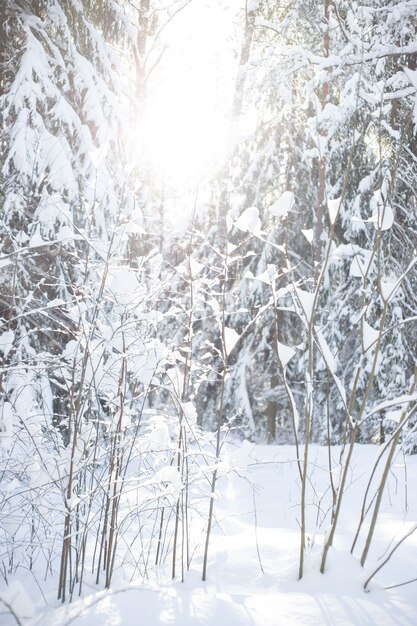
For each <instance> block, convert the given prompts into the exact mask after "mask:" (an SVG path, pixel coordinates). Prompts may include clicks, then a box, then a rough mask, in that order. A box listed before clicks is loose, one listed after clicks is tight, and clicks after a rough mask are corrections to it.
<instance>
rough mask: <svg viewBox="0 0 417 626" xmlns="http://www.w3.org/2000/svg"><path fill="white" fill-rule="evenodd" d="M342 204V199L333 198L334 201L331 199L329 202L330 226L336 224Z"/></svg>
mask: <svg viewBox="0 0 417 626" xmlns="http://www.w3.org/2000/svg"><path fill="white" fill-rule="evenodd" d="M341 202H342V198H333V199H330V198H329V199H328V200H327V208H328V210H329V218H330V224H332V225H333V224H335V223H336V220H337V216H338V214H339V209H340V203H341Z"/></svg>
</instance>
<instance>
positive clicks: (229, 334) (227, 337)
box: [224, 327, 240, 355]
mask: <svg viewBox="0 0 417 626" xmlns="http://www.w3.org/2000/svg"><path fill="white" fill-rule="evenodd" d="M239 339H240V335H239V333H237V332H236V331H235V329H234V328H228V327H226V328H225V329H224V342H225V346H224V348H225V351H226V354H227V355H229V354H230V353H231V351H232V350H233V348H234V347H235V345H236V344H237V342H238V341H239Z"/></svg>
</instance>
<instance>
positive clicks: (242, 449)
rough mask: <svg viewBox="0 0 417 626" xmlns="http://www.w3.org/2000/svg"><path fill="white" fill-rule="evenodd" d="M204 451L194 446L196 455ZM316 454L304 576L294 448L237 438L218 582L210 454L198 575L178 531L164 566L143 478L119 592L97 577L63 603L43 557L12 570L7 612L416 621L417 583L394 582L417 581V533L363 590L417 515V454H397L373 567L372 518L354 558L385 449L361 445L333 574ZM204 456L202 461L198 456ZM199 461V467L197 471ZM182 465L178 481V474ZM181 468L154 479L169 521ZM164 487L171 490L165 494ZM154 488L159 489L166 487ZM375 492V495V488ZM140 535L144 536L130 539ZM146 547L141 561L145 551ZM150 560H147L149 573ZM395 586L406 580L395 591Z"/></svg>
mask: <svg viewBox="0 0 417 626" xmlns="http://www.w3.org/2000/svg"><path fill="white" fill-rule="evenodd" d="M151 430H153V433H154V435H153V441H154V443H153V447H152V445H151V444H150V441H151V440H152V438H151V437H148V438H147V442H148V443H147V444H146V445H147V446H148V450H147V452H148V453H149V452H150V450H151V448H152V449H153V451H152V456H153V458H156V459H158V455H159V457H160V458H164V461H163V467H165V468H166V467H167V465H166V458H165V457H164V454H166V452H164V450H166V444H167V441H168V439H167V436H166V435H167V432H166V431H165V428H164V426H163V425H162V422H161V420H160V418H158V419H156V420H154V427H153V429H151ZM207 439H208V437H207ZM169 440H171V438H169ZM168 447H169V446H168ZM206 447H207V453H208V446H206ZM194 452H196V451H195V450H194V451H193V452H191V453H190V459H191V458H192V455H193V453H194ZM310 452H311V454H310V464H309V481H308V498H307V502H308V506H307V550H306V566H305V574H304V577H303V580H302V581H298V580H297V575H298V553H299V542H300V531H299V510H300V509H299V507H300V478H299V474H298V468H297V463H296V461H295V450H294V448H293V447H291V446H280V447H277V446H254V445H252V444H249V443H247V442H244V443H243V444H240V443H233V442H229V443H228V444H225V445H224V446H223V451H222V470H223V471H222V477H221V478H220V479H219V481H218V487H217V491H216V502H215V522H214V524H213V529H212V536H211V542H210V556H209V565H208V580H207V581H206V582H205V583H203V582H201V566H202V559H203V554H202V547H203V543H204V528H205V524H206V519H205V518H206V514H207V493H208V490H209V487H208V484H207V483H208V481H206V484H207V487H206V488H204V487H202V485H203V484H204V480H201V473H204V472H205V471H206V470H205V469H204V466H206V468H207V469H209V466H210V465H211V464H212V463H213V459H210V454H209V453H208V454H206V455H205V456H204V459H205V460H204V461H203V469H201V473H200V475H199V478H198V479H197V476H194V481H193V482H194V487H191V486H190V489H189V514H190V519H189V526H188V531H189V532H190V536H191V539H190V541H189V545H190V548H191V546H192V550H191V551H192V555H191V556H192V558H191V559H190V569H189V571H187V567H186V556H185V554H184V553H183V555H182V556H181V553H182V548H181V547H179V549H178V551H177V571H176V578H175V580H174V581H173V582H172V581H171V575H172V547H173V546H172V528H173V527H171V534H170V535H169V537H168V538H167V537H166V538H165V539H164V541H165V545H164V549H163V551H162V553H163V557H162V558H161V559H160V562H159V564H158V565H157V566H155V550H156V549H157V543H158V542H157V539H158V537H159V534H158V533H157V532H155V524H157V522H158V516H155V515H151V513H150V510H151V508H152V507H151V505H150V503H151V501H152V498H150V497H149V494H150V492H151V491H152V490H151V489H149V487H150V485H146V484H143V482H142V484H139V483H138V482H137V481H136V482H132V484H131V489H130V490H129V493H128V494H127V495H126V502H125V503H124V504H123V505H122V506H121V511H122V514H121V518H122V519H124V520H129V521H130V523H129V524H127V523H125V524H124V532H123V533H122V537H121V541H122V542H123V543H124V545H125V546H126V554H129V555H130V558H126V559H125V560H124V562H121V563H120V564H119V566H118V567H117V569H116V570H115V572H114V576H113V582H112V586H111V588H110V589H109V590H99V591H98V590H97V586H95V584H94V581H93V580H90V579H88V580H86V582H85V585H84V587H83V595H82V597H81V599H80V598H78V596H77V595H75V597H74V599H73V602H72V603H71V604H69V605H68V604H66V605H63V606H61V605H60V603H57V601H56V595H55V594H56V588H55V587H54V581H53V578H52V577H49V578H48V579H46V580H43V572H42V568H41V567H40V566H39V562H37V563H35V564H34V566H33V568H32V571H29V569H28V568H26V569H25V570H20V571H19V572H16V573H14V574H10V575H9V576H8V586H7V587H6V585H5V584H4V581H3V582H2V591H1V598H2V600H3V604H4V607H5V606H6V605H8V608H7V610H6V609H5V608H4V607H3V609H4V612H3V615H2V620H3V621H2V623H4V624H5V626H8V625H9V624H13V623H15V622H16V618H17V620H19V621H20V623H22V624H31V626H35V625H36V626H40V625H41V624H42V626H43V625H44V624H46V625H50V626H52V625H53V626H61V625H62V626H64V625H66V624H69V623H71V624H77V625H81V624H85V625H90V624H95V623H98V622H100V623H101V624H103V625H104V626H110V624H123V625H127V626H129V625H130V624H132V625H133V624H136V623H137V621H138V619H139V617H140V622H141V623H143V624H146V625H147V626H154V625H155V626H156V625H157V624H181V626H182V625H185V626H188V625H191V624H205V625H206V626H210V625H211V624H213V625H214V624H219V623H221V624H225V625H226V624H227V625H228V626H229V625H236V626H238V625H239V626H242V625H243V626H246V625H248V626H249V625H251V626H276V625H277V624H280V625H281V624H284V625H285V624H295V623H297V624H306V625H308V626H310V625H311V624H317V625H318V624H320V625H321V624H331V625H332V626H333V624H357V625H363V624H369V625H371V624H379V625H381V624H382V625H383V626H385V625H386V626H389V625H393V626H394V625H399V624H403V625H410V626H411V625H412V624H414V623H415V622H414V618H415V608H416V600H415V584H416V583H410V584H408V585H404V586H395V585H399V584H401V583H403V582H406V581H409V580H411V579H413V578H415V562H416V558H417V535H413V534H412V535H410V536H409V537H408V538H407V539H406V540H405V541H404V542H403V543H402V544H401V546H400V547H399V548H398V549H397V550H396V551H395V554H393V556H392V558H391V559H390V560H389V561H388V562H387V563H386V565H385V566H384V567H382V569H381V570H380V571H379V572H378V573H377V575H376V576H375V578H373V580H372V581H371V583H370V584H369V587H368V589H369V593H366V592H365V591H364V590H363V585H364V582H365V581H366V579H367V578H369V576H370V575H371V574H372V573H373V572H374V571H375V570H376V568H378V567H379V566H380V565H381V564H382V563H383V561H384V560H385V559H386V558H387V556H388V555H389V553H390V551H391V550H392V549H393V548H394V546H395V545H396V544H397V543H398V541H399V540H400V539H401V538H402V537H404V536H405V535H406V534H407V532H409V531H410V529H412V528H413V524H414V522H415V521H416V520H417V505H416V503H415V498H414V497H413V496H414V494H415V493H416V490H417V472H416V467H415V465H416V463H417V459H416V458H414V457H411V458H408V457H404V456H403V455H402V454H399V455H398V456H397V458H396V460H395V462H394V464H393V466H392V469H391V472H390V476H389V479H388V485H387V489H386V491H385V495H384V498H383V503H382V506H381V510H380V514H379V517H378V523H377V527H376V530H375V535H374V540H373V543H372V546H371V550H370V554H369V558H368V560H367V562H366V565H365V568H363V569H362V568H361V566H360V563H359V558H358V557H359V556H360V551H361V549H362V547H363V546H362V543H363V541H364V539H365V536H366V532H367V528H368V524H369V520H368V518H367V520H366V522H365V525H364V531H363V533H362V534H361V535H360V538H359V540H358V542H357V546H356V549H355V552H354V554H353V555H352V554H351V553H350V550H351V546H352V541H353V537H354V535H355V532H356V528H357V524H358V519H359V516H360V510H361V506H362V499H363V495H364V492H365V489H366V485H367V481H368V478H369V475H370V472H371V470H372V466H373V463H374V461H375V460H376V458H377V456H378V454H379V452H380V448H379V447H376V446H359V445H358V446H356V447H355V451H354V455H353V458H352V462H351V466H350V472H349V479H348V484H347V488H346V493H345V497H344V502H343V506H342V511H341V517H340V524H339V528H338V533H337V534H336V537H335V542H334V545H333V547H332V548H331V550H330V553H329V559H328V563H327V568H326V573H325V574H324V575H322V574H320V572H319V567H320V560H321V552H322V545H323V540H324V532H325V530H326V528H327V526H328V524H329V521H330V520H329V516H330V511H331V494H330V490H329V474H328V450H327V449H326V448H321V447H316V446H312V447H311V450H310ZM340 452H341V449H340V448H338V447H335V448H332V451H331V457H332V462H333V472H334V478H335V480H337V474H338V472H339V469H340V467H339V464H338V463H339V456H340ZM202 460H203V457H202V456H200V458H199V463H201V461H202ZM156 465H158V462H156ZM168 467H171V468H172V466H168ZM197 467H198V465H197V464H196V465H195V471H196V472H198V470H197ZM171 471H172V476H168V474H170V472H171ZM158 472H159V474H158ZM164 472H165V474H164ZM162 474H164V475H162ZM191 474H192V472H191ZM173 475H174V470H173V468H172V469H171V470H168V472H167V470H166V469H163V468H162V469H159V470H156V479H158V478H159V480H155V481H154V484H156V483H158V488H157V489H158V491H157V492H154V494H153V498H154V500H155V499H158V498H159V499H160V500H161V499H163V498H165V503H166V514H167V516H169V510H171V516H172V515H173V513H172V511H173V509H174V510H175V501H176V496H177V495H178V492H176V489H178V488H180V489H181V487H180V486H179V483H176V482H175V480H174V479H173ZM196 479H197V480H196ZM163 488H165V494H163V493H162V489H163ZM153 489H154V491H155V489H156V487H155V486H154V487H153ZM204 492H205V493H204ZM371 493H372V496H373V494H374V491H371ZM372 496H371V497H372ZM170 499H171V500H170ZM146 503H148V504H147V505H146ZM160 511H161V510H159V514H160ZM180 511H182V510H181V509H180ZM182 512H183V511H182ZM182 512H181V515H182ZM159 520H160V518H159ZM171 522H172V519H171ZM165 532H167V531H165ZM181 534H182V526H180V532H179V535H181ZM135 536H136V537H138V539H137V540H136V543H132V544H131V541H132V538H133V537H135ZM182 536H183V535H182ZM152 538H153V543H152ZM155 538H156V540H155ZM178 545H179V546H181V545H182V543H181V542H179V544H178ZM185 545H186V544H185V543H184V546H185ZM144 548H145V549H144ZM134 553H136V558H137V560H138V561H140V560H141V566H142V567H141V571H140V572H139V571H138V570H137V571H136V572H135V564H134V560H133V562H131V560H132V555H133V554H134ZM139 554H141V555H142V556H141V557H139ZM145 554H147V557H146V556H144V555H145ZM182 559H185V568H184V569H185V571H184V582H181V578H182V571H181V560H182ZM144 562H146V563H147V566H146V568H144V566H143V563H144ZM132 577H133V578H132ZM392 586H395V587H393V588H391V589H390V588H389V587H392ZM11 611H12V613H14V616H13V615H12V614H11Z"/></svg>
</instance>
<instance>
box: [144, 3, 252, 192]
mask: <svg viewBox="0 0 417 626" xmlns="http://www.w3.org/2000/svg"><path fill="white" fill-rule="evenodd" d="M239 5H240V0H239V1H238V0H234V2H232V3H231V5H230V6H229V7H228V8H226V7H225V5H224V2H220V1H218V0H210V2H207V3H206V2H204V0H201V1H200V2H198V3H190V4H189V5H187V7H186V9H184V11H182V12H181V13H180V14H179V15H178V16H177V17H176V19H175V20H172V22H171V23H170V26H169V28H167V29H166V31H165V32H164V40H163V42H162V44H163V45H164V46H165V52H164V54H163V56H162V58H161V61H160V62H159V63H158V65H157V69H156V71H155V72H154V73H153V77H152V80H151V82H150V84H149V90H148V95H147V99H146V107H145V113H144V120H143V121H144V123H143V127H142V141H143V144H142V145H143V148H144V155H145V159H146V161H147V166H148V168H149V170H150V173H151V175H152V177H153V178H154V179H159V180H164V181H165V182H166V183H167V184H169V185H170V186H172V187H174V188H177V189H182V188H185V187H188V188H189V187H190V186H195V185H198V184H199V183H200V182H201V181H203V180H204V179H206V178H207V177H208V175H209V173H210V172H211V171H212V169H213V168H214V167H216V166H218V165H220V163H221V162H222V160H223V159H224V157H225V154H226V150H227V136H228V123H229V122H228V118H229V112H230V107H231V99H232V94H233V86H234V78H235V75H236V70H237V65H236V57H235V55H234V50H233V48H232V45H231V40H232V37H231V34H232V32H233V29H234V25H235V18H236V14H237V10H238V7H239Z"/></svg>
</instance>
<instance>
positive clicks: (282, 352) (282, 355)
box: [278, 342, 297, 367]
mask: <svg viewBox="0 0 417 626" xmlns="http://www.w3.org/2000/svg"><path fill="white" fill-rule="evenodd" d="M296 352H297V351H296V350H294V348H291V347H290V346H286V345H284V344H283V343H280V342H278V356H279V360H280V361H281V365H282V367H286V366H287V365H288V363H289V362H290V361H291V359H292V358H293V356H294V355H295V354H296Z"/></svg>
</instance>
